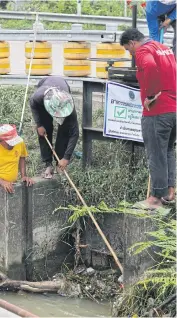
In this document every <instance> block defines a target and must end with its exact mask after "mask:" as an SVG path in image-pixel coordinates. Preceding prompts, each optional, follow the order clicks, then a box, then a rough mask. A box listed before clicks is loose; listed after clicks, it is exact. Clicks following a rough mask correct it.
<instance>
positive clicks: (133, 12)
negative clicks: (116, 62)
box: [132, 4, 137, 67]
mask: <svg viewBox="0 0 177 318" xmlns="http://www.w3.org/2000/svg"><path fill="white" fill-rule="evenodd" d="M136 25H137V5H136V4H135V5H133V8H132V28H136ZM132 67H135V58H134V57H132Z"/></svg>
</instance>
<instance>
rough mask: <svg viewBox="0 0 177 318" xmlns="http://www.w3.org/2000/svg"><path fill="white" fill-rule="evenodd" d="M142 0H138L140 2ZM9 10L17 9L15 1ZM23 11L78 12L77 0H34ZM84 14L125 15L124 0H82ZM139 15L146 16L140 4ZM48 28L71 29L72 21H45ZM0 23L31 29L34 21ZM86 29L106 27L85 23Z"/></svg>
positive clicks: (3, 21)
mask: <svg viewBox="0 0 177 318" xmlns="http://www.w3.org/2000/svg"><path fill="white" fill-rule="evenodd" d="M141 2H142V1H138V3H139V4H140V3H141ZM6 9H7V10H16V5H15V3H14V2H9V3H8V5H7V6H6ZM19 10H22V11H28V12H29V11H35V12H52V13H66V14H77V1H76V0H56V1H53V0H52V1H38V0H32V1H29V2H27V3H25V4H23V5H21V6H20V7H19ZM82 14H85V15H103V16H120V17H122V16H124V2H123V1H118V0H109V1H106V0H96V1H95V0H82ZM131 15H132V12H131V8H129V7H128V8H127V16H129V17H131ZM138 17H139V18H144V11H143V9H142V7H141V6H140V5H138ZM43 23H44V27H45V28H46V29H61V30H62V29H70V23H60V22H45V21H43ZM0 24H1V25H2V27H3V28H7V29H8V28H9V29H31V28H32V25H33V21H30V20H6V19H1V20H0ZM84 28H85V29H104V28H105V27H104V26H99V25H94V24H92V25H91V26H90V25H84Z"/></svg>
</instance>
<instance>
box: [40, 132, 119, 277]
mask: <svg viewBox="0 0 177 318" xmlns="http://www.w3.org/2000/svg"><path fill="white" fill-rule="evenodd" d="M45 139H46V141H47V143H48V145H49V147H50V148H51V150H52V152H53V154H54V156H55V158H56V159H57V161H58V163H60V159H59V158H58V156H57V154H56V152H55V150H54V149H53V147H52V145H51V143H50V141H49V140H48V138H47V136H46V135H45ZM64 174H65V176H66V178H67V179H68V181H69V183H70V185H71V186H72V187H73V189H74V190H75V191H76V193H77V196H78V197H79V199H80V201H81V202H82V204H83V206H85V207H86V209H87V212H88V214H89V216H90V218H91V219H92V221H93V223H94V224H95V226H96V229H97V230H98V232H99V234H100V236H101V237H102V239H103V241H104V242H105V244H106V246H107V247H108V249H109V251H110V252H111V254H112V256H113V258H114V260H115V262H116V264H117V266H118V267H119V269H120V271H121V273H123V266H122V264H121V263H120V261H119V259H118V257H117V255H116V253H115V252H114V250H113V248H112V247H111V245H110V244H109V242H108V240H107V238H106V236H105V235H104V233H103V231H102V230H101V228H100V226H99V225H98V223H97V221H96V220H95V218H94V216H93V214H92V212H91V211H90V209H89V207H88V205H87V204H86V202H85V200H84V199H83V197H82V196H81V194H80V192H79V190H78V189H77V187H76V186H75V184H74V183H73V181H72V180H71V178H70V176H69V175H68V173H67V172H66V170H64Z"/></svg>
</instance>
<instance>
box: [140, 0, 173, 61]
mask: <svg viewBox="0 0 177 318" xmlns="http://www.w3.org/2000/svg"><path fill="white" fill-rule="evenodd" d="M146 19H147V23H148V28H149V35H150V38H151V39H152V40H154V41H158V42H159V41H160V29H161V28H164V30H165V31H166V29H167V28H168V27H169V26H170V25H171V26H172V27H173V30H174V39H173V53H174V54H175V56H176V1H175V0H158V1H152V0H146Z"/></svg>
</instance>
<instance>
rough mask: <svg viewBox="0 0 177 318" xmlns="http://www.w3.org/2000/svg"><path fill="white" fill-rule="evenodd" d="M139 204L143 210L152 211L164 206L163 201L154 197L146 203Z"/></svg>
mask: <svg viewBox="0 0 177 318" xmlns="http://www.w3.org/2000/svg"><path fill="white" fill-rule="evenodd" d="M137 204H138V205H139V206H141V207H142V208H145V209H150V210H154V209H158V208H159V207H162V206H163V204H162V202H161V200H160V199H159V198H156V197H153V196H150V197H149V198H148V199H146V200H144V201H140V202H137ZM137 204H136V205H137Z"/></svg>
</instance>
